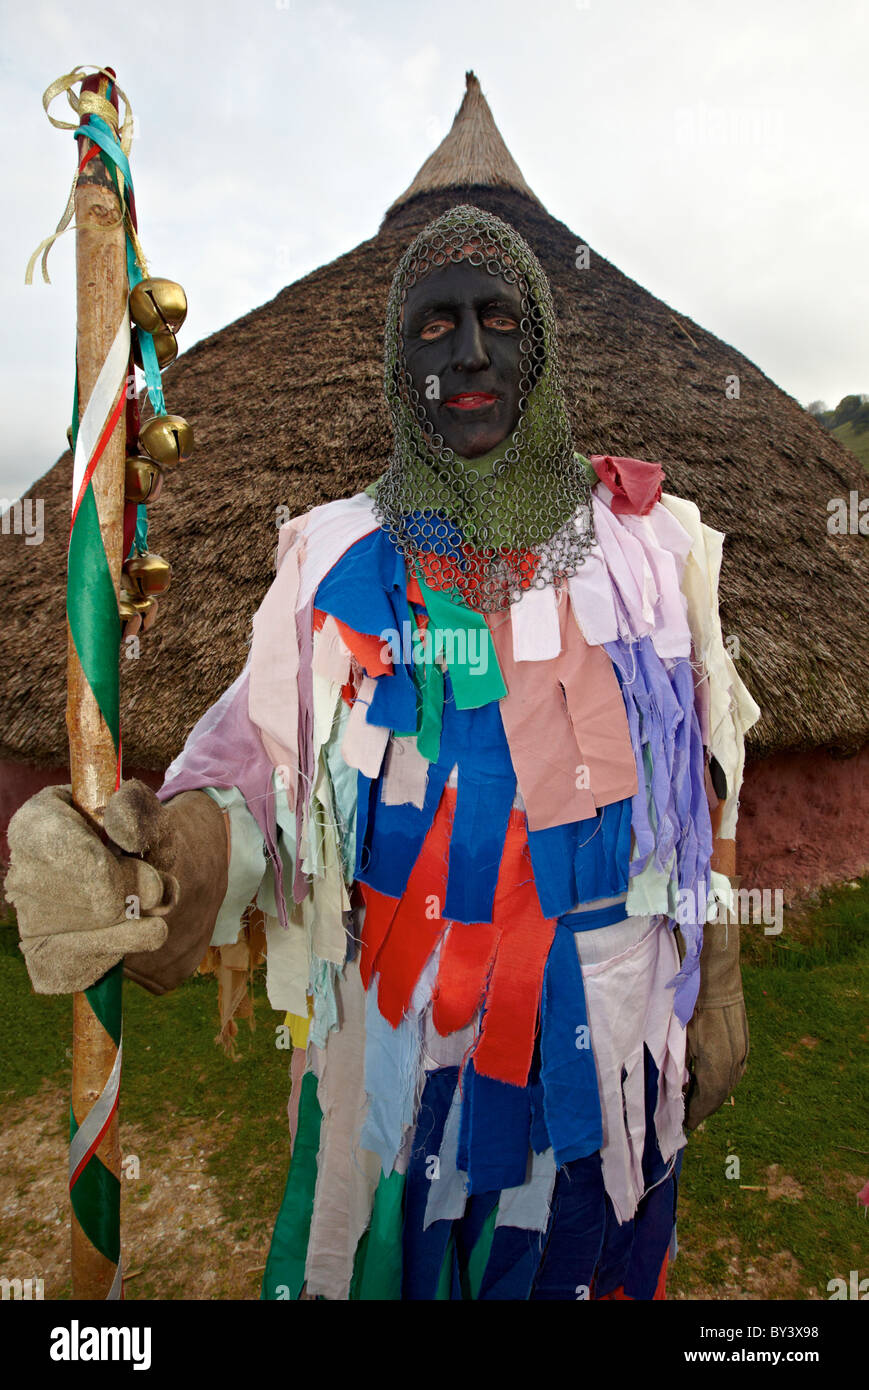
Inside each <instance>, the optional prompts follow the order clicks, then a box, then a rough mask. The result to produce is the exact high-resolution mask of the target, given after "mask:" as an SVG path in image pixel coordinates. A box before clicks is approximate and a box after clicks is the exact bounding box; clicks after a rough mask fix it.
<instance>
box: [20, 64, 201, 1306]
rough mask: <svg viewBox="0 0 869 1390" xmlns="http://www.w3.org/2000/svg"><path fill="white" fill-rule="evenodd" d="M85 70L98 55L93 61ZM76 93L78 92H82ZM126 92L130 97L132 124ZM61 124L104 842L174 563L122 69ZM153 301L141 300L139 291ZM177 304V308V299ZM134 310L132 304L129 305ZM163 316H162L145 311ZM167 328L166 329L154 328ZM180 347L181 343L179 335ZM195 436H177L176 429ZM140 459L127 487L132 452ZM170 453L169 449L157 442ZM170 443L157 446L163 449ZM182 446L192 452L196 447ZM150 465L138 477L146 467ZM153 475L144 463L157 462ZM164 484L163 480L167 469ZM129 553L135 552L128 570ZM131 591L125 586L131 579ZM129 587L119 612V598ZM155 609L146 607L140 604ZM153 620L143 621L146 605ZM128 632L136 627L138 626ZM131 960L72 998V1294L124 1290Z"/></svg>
mask: <svg viewBox="0 0 869 1390" xmlns="http://www.w3.org/2000/svg"><path fill="white" fill-rule="evenodd" d="M86 66H87V67H90V66H92V65H90V64H88V65H86ZM76 87H80V90H79V91H78V92H76V90H75V88H76ZM64 92H65V93H66V97H67V101H68V102H69V104H70V106H71V107H72V109H73V111H75V112H76V114H77V116H78V118H79V119H78V121H77V123H70V122H68V121H60V120H58V119H56V118H55V117H54V116H52V114H51V112H50V110H49V107H50V106H51V103H52V102H53V101H54V99H55V98H56V97H57V96H59V95H61V94H62V93H64ZM119 99H120V100H123V102H124V104H125V116H124V120H123V123H121V120H120V106H119ZM42 100H43V106H44V107H45V111H46V114H47V115H48V119H49V120H50V121H51V123H52V125H54V126H56V127H57V128H58V129H61V130H71V131H72V133H73V137H74V138H75V139H76V140H77V141H78V142H79V152H78V158H77V165H76V171H75V175H74V177H73V181H72V187H71V189H70V194H69V198H68V199H67V204H66V207H65V209H64V212H63V214H62V216H61V218H60V221H59V222H58V224H57V229H56V231H55V232H54V233H53V234H52V235H51V236H49V237H46V238H45V240H44V241H42V242H41V243H40V245H39V246H38V247H37V249H36V250H35V251H34V253H33V255H32V256H31V257H30V261H29V262H28V266H27V271H26V275H25V280H26V282H27V283H28V284H31V283H32V280H33V271H34V268H35V266H36V262H37V260H38V259H39V257H40V256H41V257H42V277H43V279H44V280H45V282H46V283H47V284H50V283H51V281H50V279H49V276H48V255H49V252H50V250H51V247H52V246H53V245H54V242H55V241H56V240H57V238H58V237H59V236H61V235H62V234H63V232H65V231H66V230H67V229H68V227H69V226H71V225H72V219H73V215H74V216H75V227H76V264H77V280H78V321H77V332H76V370H75V389H74V393H73V411H72V429H71V439H72V452H73V471H72V498H71V514H70V530H69V547H68V553H67V591H66V612H67V627H68V655H67V710H66V721H67V726H68V730H69V750H70V773H71V781H72V796H73V802H74V804H75V806H76V807H77V808H78V810H79V811H80V812H81V813H82V814H83V815H84V816H86V817H87V818H88V819H89V820H90V821H91V823H92V824H93V825H94V827H95V828H96V829H97V831H98V833H100V834H101V835H103V837H104V838H105V834H104V831H103V830H102V818H103V812H104V810H105V806H106V802H107V801H108V800H109V798H110V797H111V795H112V794H113V792H114V791H116V790H117V788H118V787H119V786H120V784H121V755H122V740H121V723H120V682H119V670H118V666H119V661H118V658H119V648H120V642H121V634H122V616H123V620H124V622H125V623H127V624H128V625H134V626H133V635H135V632H136V630H137V626H136V625H138V624H140V623H141V624H144V625H145V626H147V625H148V615H150V618H151V619H153V616H155V614H156V604H155V600H154V597H153V596H154V593H155V592H161V593H162V591H163V588H165V587H166V585H167V584H168V569H169V567H168V566H167V565H166V563H165V561H163V560H161V558H160V557H159V556H153V555H148V554H147V552H148V519H147V507H146V503H145V502H143V501H141V500H140V499H141V497H142V496H143V495H144V496H146V497H147V496H149V495H150V494H149V493H148V492H147V491H145V492H144V493H143V490H142V485H141V481H140V479H141V465H142V463H143V459H142V457H141V453H140V454H139V455H136V448H137V447H138V448H139V450H140V451H141V447H142V446H141V443H140V441H139V424H140V422H139V405H138V399H137V396H136V392H135V390H134V389H132V388H133V386H134V383H135V373H134V368H133V362H134V358H133V355H132V352H131V348H132V330H131V326H130V309H131V306H130V294H131V292H132V291H133V290H134V289H135V288H136V286H138V285H139V284H140V282H141V281H142V280H143V279H145V278H146V277H148V275H149V272H148V266H147V262H146V260H145V255H144V252H143V250H142V246H141V243H140V241H139V235H138V220H137V216H136V201H135V195H134V191H133V178H132V173H131V170H130V161H129V154H130V148H131V143H132V132H133V115H132V108H131V106H130V102H129V99H128V97H127V96H126V94H125V93H124V92H123V91H122V90H121V88H120V87H119V86H118V84H117V79H116V76H115V72H114V70H113V69H112V68H108V67H105V68H101V67H97V68H95V71H94V73H93V74H92V75H90V76H89V75H88V74H87V72H86V67H77V68H75V69H73V71H72V72H70V73H66V74H65V75H64V76H63V77H59V78H58V79H57V80H56V81H55V82H53V83H51V85H50V86H49V87H48V88H47V90H46V92H45V94H44V95H43V99H42ZM167 287H168V289H169V292H170V301H169V302H170V305H171V307H169V308H167V309H166V310H165V312H167V313H169V314H170V317H171V322H172V326H173V328H177V327H178V326H180V323H181V322H183V317H184V314H185V313H186V299H185V297H184V293H183V291H182V290H181V287H180V286H177V285H174V284H173V282H170V281H165V280H164V281H153V280H150V278H149V279H148V284H147V285H146V286H144V287H143V291H142V292H140V297H139V317H141V315H142V314H143V313H146V311H147V312H150V311H149V310H148V305H149V303H150V304H151V306H153V307H154V309H155V313H156V315H157V320H158V322H163V323H164V325H165V323H166V320H165V319H161V317H160V316H161V314H162V312H163V309H161V308H160V307H159V304H163V305H165V304H166V301H165V299H163V300H159V298H158V303H156V304H155V300H154V298H153V296H154V295H155V294H156V295H158V297H159V295H160V294H161V293H164V294H165V291H166V289H167ZM143 295H144V298H143V297H142V296H143ZM179 305H180V307H179ZM134 315H135V310H134ZM148 324H149V327H153V326H154V315H153V314H152V315H151V317H150V318H149V319H148ZM155 331H156V330H155ZM136 333H137V341H138V345H139V352H140V357H137V358H136V359H135V360H137V361H141V364H142V368H143V371H144V375H145V385H146V389H147V392H148V397H149V400H150V403H151V407H152V409H153V411H154V414H155V416H161V417H163V423H164V425H167V424H168V425H170V427H171V431H172V432H174V433H173V434H172V437H173V438H174V441H175V442H174V445H172V446H170V449H169V455H168V457H163V456H162V454H161V452H159V451H158V452H156V453H152V456H150V457H148V458H147V459H146V460H144V462H145V463H146V464H147V465H148V466H150V467H151V469H152V472H153V470H154V469H157V471H158V474H159V469H158V462H159V461H160V460H161V458H162V462H164V463H165V462H170V463H174V462H178V461H179V460H180V459H182V458H186V457H188V455H189V449H190V447H191V444H192V431H191V430H190V428H189V426H188V425H187V423H186V421H184V420H181V419H180V417H177V416H167V415H166V404H165V400H164V397H163V387H162V379H161V370H160V361H159V359H158V354H157V348H156V345H155V343H154V339H153V336H152V334H151V332H149V331H147V330H146V328H145V327H144V326H143V324H142V323H141V322H137V327H136ZM169 336H170V339H171V342H172V345H173V348H174V338H172V335H171V333H170V335H169ZM182 432H183V436H184V443H183V446H182V442H181V433H182ZM128 445H129V446H130V447H129V452H130V453H131V454H133V455H136V457H135V463H134V466H133V473H132V475H131V479H132V480H131V481H129V486H130V488H131V492H130V497H129V499H128V497H127V486H128V479H127V454H128ZM162 447H163V448H164V449H165V447H166V446H165V445H163V446H162ZM155 449H159V440H158V441H157V443H156V444H152V451H153V450H155ZM185 450H186V452H185ZM136 466H139V472H138V473H137V472H136ZM146 476H147V472H146ZM158 481H159V477H158ZM140 555H141V556H143V557H147V560H148V561H149V562H150V563H149V564H148V565H146V566H145V568H146V570H147V572H148V573H149V574H150V575H151V577H152V580H153V575H154V566H155V564H156V565H157V566H158V568H159V567H162V570H161V571H160V573H161V574H162V587H157V586H156V585H155V584H153V583H152V585H151V586H150V587H138V585H139V580H138V578H137V575H136V574H135V573H134V569H133V565H132V559H133V557H134V556H136V561H137V563H138V564H139V571H138V573H139V574H141V573H142V568H143V566H142V563H141V562H140V561H139V559H138V557H139V556H140ZM125 557H126V559H127V560H130V561H131V565H130V567H129V570H127V569H124V570H123V573H122V565H124V562H125ZM122 578H123V581H124V584H125V587H126V589H127V590H129V592H124V593H123V594H122V593H121V581H122ZM119 596H120V607H119ZM142 605H144V607H143V606H142ZM143 613H144V614H145V616H144V617H143V616H142V614H143ZM126 631H128V632H129V631H130V627H129V626H128V627H127V629H126ZM122 979H123V962H122V961H120V962H119V963H118V964H117V965H116V966H115V967H114V968H113V969H111V970H109V971H108V972H107V973H106V974H105V975H104V976H103V977H102V978H101V979H100V980H97V981H96V983H95V984H94V985H92V986H91V987H90V988H89V989H87V990H85V991H84V992H83V993H80V994H76V995H74V996H73V1054H72V1055H73V1066H72V1097H71V1105H70V1148H69V1190H70V1201H71V1205H72V1280H73V1296H74V1297H76V1298H109V1299H115V1298H122V1297H123V1274H122V1264H121V1240H120V1189H121V1184H120V1167H121V1164H120V1146H119V1137H118V1101H119V1096H120V1081H121V1067H122V1057H123V1047H122V1007H121V985H122Z"/></svg>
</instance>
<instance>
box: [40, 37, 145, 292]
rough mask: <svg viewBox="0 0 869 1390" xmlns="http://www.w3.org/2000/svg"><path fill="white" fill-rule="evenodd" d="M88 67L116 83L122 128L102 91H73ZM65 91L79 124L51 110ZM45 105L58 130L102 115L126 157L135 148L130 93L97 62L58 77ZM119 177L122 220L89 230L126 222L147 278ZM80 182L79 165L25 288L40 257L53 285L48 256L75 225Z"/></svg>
mask: <svg viewBox="0 0 869 1390" xmlns="http://www.w3.org/2000/svg"><path fill="white" fill-rule="evenodd" d="M87 68H93V69H94V72H98V73H100V74H102V76H103V77H106V78H107V79H108V80H109V81H110V82H112V83H113V84H114V89H115V91H116V92H117V94H118V96H119V97H120V99H121V100H122V101H123V103H124V119H123V122H122V123H121V124H120V126H119V124H118V113H117V111H116V110H115V108H114V106H113V105H112V103H111V102H110V101H108V100H107V99H106V98H105V97H104V96H100V94H99V93H98V92H78V93H77V92H74V91H73V88H74V87H76V86H77V85H78V84H79V83H80V82H82V81H83V79H84V78H85V77H87V71H86V69H87ZM63 92H65V93H66V99H67V101H68V102H69V104H70V106H71V107H72V109H73V111H74V112H75V113H76V115H77V116H78V117H79V119H78V120H77V121H61V120H58V119H57V117H56V116H52V114H51V112H50V110H49V107H50V106H51V103H52V102H53V101H54V100H55V99H56V98H57V97H59V96H60V95H61V93H63ZM42 105H43V106H44V108H45V114H46V116H47V117H48V119H49V120H50V121H51V124H52V125H53V126H56V127H57V129H58V130H78V129H79V126H80V125H81V124H82V120H83V118H84V117H85V116H89V115H96V116H100V117H101V118H102V119H103V120H104V121H105V122H106V124H107V125H108V127H109V129H110V130H111V131H112V132H113V133H114V134H115V135H116V136H117V138H118V143H119V144H120V146H121V149H122V150H123V151H124V154H125V155H127V156H128V157H129V154H130V149H131V148H132V144H133V108H132V106H131V105H130V99H129V97H128V96H127V94H126V92H125V91H124V90H123V89H122V88H121V87H120V86H119V85H118V80H117V78H116V77H113V76H112V74H111V73H110V72H109V71H108V69H107V68H102V67H98V66H97V65H96V64H95V63H84V64H81V65H80V66H79V67H76V68H73V70H72V72H68V73H65V74H64V76H63V77H58V78H56V79H55V81H54V82H52V83H51V84H50V85H49V86H48V87H46V89H45V91H44V92H43V94H42ZM117 175H118V183H119V187H120V193H121V208H122V213H121V216H120V217H119V218H118V221H117V222H113V223H112V224H111V225H110V226H106V227H101V228H96V227H94V228H90V229H89V230H92V231H97V230H100V231H106V232H108V231H111V230H112V228H113V227H117V226H118V225H119V223H121V222H126V224H127V232H128V234H129V237H130V240H131V242H132V243H133V251H134V253H135V256H136V260H137V261H138V263H139V266H140V268H141V270H142V274H143V275H147V274H148V263H147V261H146V260H145V253H144V251H143V250H142V245H141V242H140V241H139V238H138V236H137V235H136V229H135V227H134V226H133V224H132V219H131V218H130V216H129V212H128V210H127V206H126V204H125V202H124V176H123V174H122V173H121V171H120V169H119V170H118V171H117ZM77 183H78V165H76V171H75V173H74V175H73V179H72V185H71V187H70V190H69V197H68V198H67V201H66V207H65V208H64V210H63V214H62V216H61V219H60V221H59V222H58V224H57V230H56V231H54V232H53V233H52V235H51V236H47V237H46V238H45V240H44V241H41V242H40V243H39V245H38V246H37V248H36V250H35V251H34V253H33V255H32V256H31V257H30V260H29V261H28V262H27V270H26V272H25V275H24V283H25V285H31V284H32V283H33V271H34V268H35V266H36V262H37V260H38V259H39V256H40V255H41V256H42V278H43V280H44V281H45V283H46V284H47V285H50V284H51V280H50V278H49V274H48V253H49V251H50V250H51V248H52V246H53V245H54V243H55V242H56V241H57V239H58V237H60V236H62V235H63V233H64V232H65V231H67V230H68V228H69V225H70V223H71V222H72V218H73V214H74V212H75V190H76V185H77Z"/></svg>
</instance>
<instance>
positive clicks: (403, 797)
mask: <svg viewBox="0 0 869 1390" xmlns="http://www.w3.org/2000/svg"><path fill="white" fill-rule="evenodd" d="M428 769H429V762H428V759H427V758H424V757H423V756H422V754H421V753H420V751H419V748H418V747H417V743H416V737H415V736H402V737H400V738H396V737H395V735H392V736H391V737H390V739H389V746H388V748H387V750H386V770H385V772H384V776H383V787H382V790H381V797H382V800H383V804H384V806H415V807H416V808H417V810H419V811H421V810H422V806H423V802H424V801H425V790H426V786H427V784H428Z"/></svg>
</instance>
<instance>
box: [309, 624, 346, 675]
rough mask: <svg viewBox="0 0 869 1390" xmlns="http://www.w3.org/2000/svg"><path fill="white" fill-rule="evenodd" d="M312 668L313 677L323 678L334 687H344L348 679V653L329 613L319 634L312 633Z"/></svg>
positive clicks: (336, 625)
mask: <svg viewBox="0 0 869 1390" xmlns="http://www.w3.org/2000/svg"><path fill="white" fill-rule="evenodd" d="M312 666H313V671H314V675H315V676H323V677H324V678H325V679H326V680H327V681H333V682H334V683H335V685H346V684H347V682H348V680H349V679H350V652H349V650H348V648H347V647H346V646H345V644H344V639H343V638H342V636H341V633H340V632H339V631H338V624H337V623H336V622H335V619H334V618H333V617H332V614H331V613H327V615H326V621H325V622H324V623H323V626H322V627H321V628H320V630H319V632H315V633H314V660H313V663H312Z"/></svg>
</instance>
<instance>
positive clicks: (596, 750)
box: [487, 590, 637, 830]
mask: <svg viewBox="0 0 869 1390" xmlns="http://www.w3.org/2000/svg"><path fill="white" fill-rule="evenodd" d="M568 607H569V605H568V601H567V595H566V593H565V591H564V590H562V591H561V601H560V603H559V605H558V616H559V630H560V633H561V652H560V654H559V656H558V657H556V658H554V659H551V660H549V661H548V662H546V663H545V664H543V663H540V662H533V663H532V662H526V661H523V662H516V660H515V659H514V656H513V642H512V633H511V624H510V615H509V613H500V614H491V615H489V616H488V618H487V621H488V622H489V627H490V629H491V631H492V638H493V641H494V644H495V650H496V652H497V655H498V661H499V663H500V666H501V671H502V674H503V676H504V680H505V683H506V685H507V694H506V696H505V697H504V698H503V699H502V700H501V717H502V720H503V723H504V732H505V733H506V736H507V743H508V745H509V747H510V757H511V760H512V763H513V768H514V771H515V773H516V778H517V781H518V783H519V787H520V790H521V792H522V799H523V801H524V803H525V810H526V814H527V816H528V826H529V829H531V830H545V829H547V828H548V827H550V826H554V825H569V824H570V823H571V822H572V821H577V820H587V819H588V818H589V817H590V816H593V815H594V814H595V811H596V809H597V808H598V807H600V806H606V805H609V804H610V803H611V802H613V801H621V800H622V799H623V798H624V797H629V796H633V795H634V793H635V792H636V790H637V774H636V764H635V761H634V755H633V750H632V748H631V739H630V731H629V728H628V721H627V715H626V714H625V707H624V702H623V700H622V697H621V692H620V690H619V685H618V681H617V679H616V676H615V673H614V671H613V668H612V662H611V661H610V659H609V656H608V655H607V653H606V652H605V651H604V650H603V648H602V647H591V646H589V644H588V643H587V642H586V640H585V638H584V637H583V635H582V633H581V631H580V629H579V627H578V625H577V624H576V623H575V622H574V621H573V619H572V617H571V615H570V614H569V612H568Z"/></svg>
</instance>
